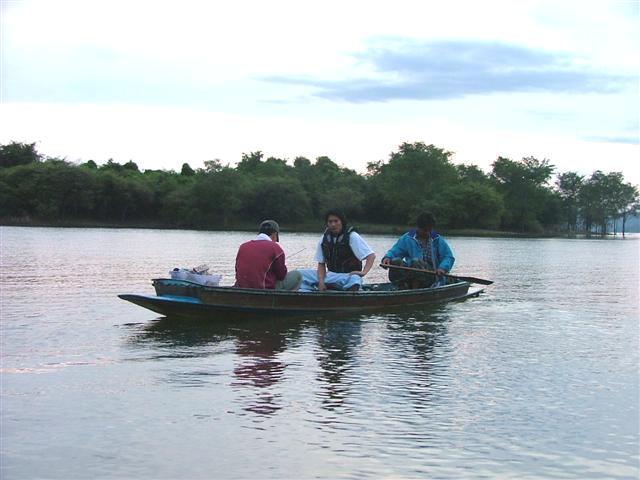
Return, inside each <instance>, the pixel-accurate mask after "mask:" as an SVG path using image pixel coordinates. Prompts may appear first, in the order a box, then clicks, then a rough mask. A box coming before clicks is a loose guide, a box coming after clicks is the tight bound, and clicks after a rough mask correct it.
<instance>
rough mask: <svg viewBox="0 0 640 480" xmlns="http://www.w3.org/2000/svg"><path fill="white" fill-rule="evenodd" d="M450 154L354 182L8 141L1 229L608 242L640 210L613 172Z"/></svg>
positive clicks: (319, 162) (247, 158)
mask: <svg viewBox="0 0 640 480" xmlns="http://www.w3.org/2000/svg"><path fill="white" fill-rule="evenodd" d="M451 156H452V154H451V153H450V152H447V151H446V150H444V149H441V148H438V147H435V146H433V145H426V144H424V143H421V142H417V143H404V144H402V145H400V147H399V148H398V150H397V151H395V152H392V153H391V155H390V157H389V160H388V161H378V162H371V163H369V164H368V168H367V171H366V173H364V174H359V173H357V172H356V171H354V170H351V169H348V168H344V167H341V166H339V165H337V164H336V163H335V162H333V161H332V160H331V159H330V158H328V157H324V156H323V157H318V158H317V159H315V161H311V160H309V159H307V158H304V157H297V158H295V159H294V160H293V161H292V162H288V161H286V160H285V159H280V158H274V157H269V158H266V159H265V158H264V155H263V153H262V152H260V151H257V152H251V153H248V154H244V155H242V158H241V160H240V162H239V163H238V164H237V165H236V166H230V165H223V164H222V162H220V161H219V160H208V161H205V162H204V168H201V169H197V170H194V169H193V168H192V167H191V166H190V165H189V164H187V163H185V164H183V166H182V169H181V171H180V172H175V171H165V170H149V169H146V170H141V169H140V168H139V167H138V165H137V164H136V163H135V162H133V161H129V162H127V163H125V164H119V163H117V162H114V161H113V160H109V161H108V162H106V163H105V164H103V165H97V164H96V162H94V161H93V160H88V161H86V162H84V163H71V162H69V161H67V160H65V159H61V158H52V157H47V156H45V155H42V154H41V153H39V152H38V151H37V150H36V148H35V144H24V143H18V142H12V143H9V144H7V145H0V220H1V221H2V223H3V224H26V225H30V224H38V225H87V226H89V225H91V226H97V225H104V226H114V225H117V226H153V227H170V228H196V229H218V230H219V229H231V228H238V227H244V226H251V225H255V224H256V223H257V222H259V221H260V220H262V219H264V218H274V219H277V220H278V221H279V222H281V223H282V224H283V225H284V226H286V225H287V224H289V225H314V229H317V228H316V227H315V226H317V225H318V221H320V222H321V220H320V219H321V217H322V212H324V211H325V210H326V209H328V208H330V207H334V206H337V207H340V208H343V209H344V210H345V211H346V213H347V215H348V216H349V218H351V219H352V220H353V221H354V222H357V223H358V224H359V225H366V224H370V225H372V226H375V227H373V229H374V230H378V231H379V230H384V229H385V228H386V227H387V226H388V228H389V232H390V233H391V232H395V230H396V227H397V226H405V225H408V224H410V223H411V222H412V220H413V219H414V218H415V216H416V214H417V213H418V212H420V211H423V210H429V211H431V212H433V213H434V214H435V215H436V218H437V219H438V223H439V228H440V229H441V230H445V231H456V230H466V231H469V230H470V229H473V230H474V231H484V232H489V231H494V232H496V231H497V232H514V233H518V234H550V233H554V234H558V233H567V234H571V235H576V234H587V235H588V234H592V233H593V234H601V235H604V234H607V233H610V232H612V231H613V232H614V233H617V228H618V227H617V225H618V224H620V225H621V230H622V232H624V229H625V228H626V222H627V220H628V219H629V218H630V217H631V216H634V215H637V214H638V212H639V208H640V205H639V194H638V189H637V188H636V187H635V186H633V185H631V184H630V183H626V182H625V180H624V177H623V175H622V173H620V172H610V173H604V172H602V171H600V170H598V171H595V172H593V173H592V174H591V175H590V176H582V175H579V174H578V173H576V172H557V171H556V168H555V167H554V166H553V165H552V164H551V163H550V161H549V160H546V159H545V160H539V159H537V158H534V157H525V158H523V159H521V160H512V159H508V158H503V157H498V158H497V159H496V161H495V162H494V163H493V164H492V169H491V171H490V172H489V173H485V172H484V171H482V170H481V169H480V168H478V167H477V166H475V165H458V164H454V163H453V162H452V161H451Z"/></svg>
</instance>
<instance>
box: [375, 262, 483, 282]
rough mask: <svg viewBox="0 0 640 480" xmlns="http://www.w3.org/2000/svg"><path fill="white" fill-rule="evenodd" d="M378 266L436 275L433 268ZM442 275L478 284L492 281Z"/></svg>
mask: <svg viewBox="0 0 640 480" xmlns="http://www.w3.org/2000/svg"><path fill="white" fill-rule="evenodd" d="M380 266H381V267H382V268H396V269H398V270H408V271H410V272H420V273H431V274H433V275H438V274H437V273H436V272H434V271H433V270H424V269H422V268H412V267H403V266H401V265H391V264H389V265H385V264H383V263H381V264H380ZM442 276H443V277H449V278H453V279H456V280H462V281H463V282H470V283H479V284H480V285H491V284H492V283H493V281H492V280H485V279H483V278H476V277H461V276H459V275H448V274H446V273H444V274H442Z"/></svg>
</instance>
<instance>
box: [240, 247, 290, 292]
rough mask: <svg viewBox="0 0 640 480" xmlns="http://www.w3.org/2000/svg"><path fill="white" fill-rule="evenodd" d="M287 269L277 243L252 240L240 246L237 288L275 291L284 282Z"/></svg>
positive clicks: (282, 253)
mask: <svg viewBox="0 0 640 480" xmlns="http://www.w3.org/2000/svg"><path fill="white" fill-rule="evenodd" d="M286 275H287V267H286V265H285V264H284V252H283V251H282V248H281V247H280V245H278V244H277V242H272V241H271V240H251V241H249V242H245V243H243V244H242V245H240V248H239V249H238V255H236V284H235V286H236V287H239V288H264V289H271V290H273V289H275V288H276V281H278V280H284V277H285V276H286Z"/></svg>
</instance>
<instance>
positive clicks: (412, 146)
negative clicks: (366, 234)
mask: <svg viewBox="0 0 640 480" xmlns="http://www.w3.org/2000/svg"><path fill="white" fill-rule="evenodd" d="M450 157H451V153H450V152H447V151H445V150H443V149H440V148H437V147H435V146H433V145H425V144H424V143H422V142H416V143H403V144H402V145H400V147H399V150H398V151H397V152H393V153H392V154H391V157H390V159H389V162H388V163H381V162H378V163H370V164H369V170H368V182H369V185H368V189H367V192H368V195H367V204H368V205H369V216H370V218H371V219H373V220H376V221H380V220H383V219H384V220H383V221H387V222H390V223H400V222H402V223H404V222H407V221H412V219H413V216H414V215H413V212H411V207H412V206H415V205H418V204H423V205H434V208H435V206H438V205H443V204H444V202H446V199H444V197H443V193H444V191H446V190H447V188H448V187H449V186H451V185H453V184H454V183H456V181H457V180H458V174H457V170H456V168H455V166H454V165H453V164H452V163H451V161H450ZM434 213H436V212H435V211H434Z"/></svg>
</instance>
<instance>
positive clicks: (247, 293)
mask: <svg viewBox="0 0 640 480" xmlns="http://www.w3.org/2000/svg"><path fill="white" fill-rule="evenodd" d="M153 285H154V287H155V289H156V293H157V295H119V297H120V298H122V299H123V300H127V301H129V302H132V303H135V304H136V305H140V306H142V307H145V308H148V309H149V310H152V311H154V312H157V313H161V314H163V315H179V316H180V315H188V316H193V315H197V316H201V315H210V314H214V313H226V314H229V313H239V314H252V315H279V316H280V315H304V314H330V313H349V312H352V313H357V312H366V311H376V310H382V309H399V308H403V309H404V308H412V307H417V306H421V305H429V304H438V303H443V302H448V301H452V300H461V299H464V298H468V297H472V296H478V295H479V294H480V293H481V292H482V291H483V290H482V289H481V288H470V284H469V283H468V282H458V283H454V284H450V285H445V286H442V287H437V288H422V289H416V290H392V289H391V286H390V285H389V284H375V285H368V286H366V289H365V290H363V291H359V292H336V291H326V292H287V291H277V290H256V289H243V288H233V287H203V286H200V285H198V284H195V283H191V282H187V281H183V280H169V279H156V280H154V281H153Z"/></svg>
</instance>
